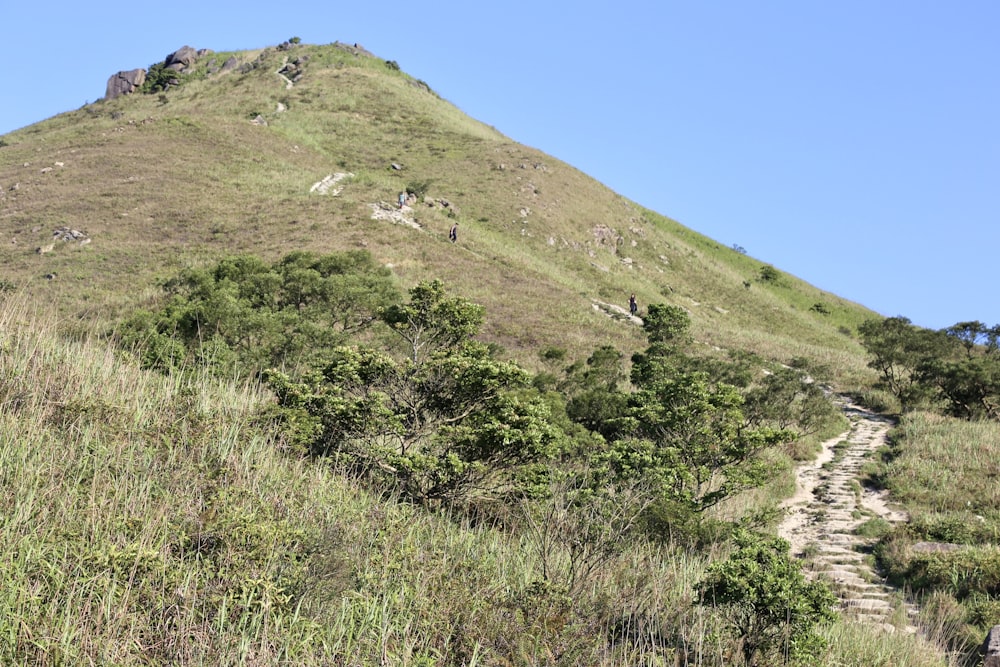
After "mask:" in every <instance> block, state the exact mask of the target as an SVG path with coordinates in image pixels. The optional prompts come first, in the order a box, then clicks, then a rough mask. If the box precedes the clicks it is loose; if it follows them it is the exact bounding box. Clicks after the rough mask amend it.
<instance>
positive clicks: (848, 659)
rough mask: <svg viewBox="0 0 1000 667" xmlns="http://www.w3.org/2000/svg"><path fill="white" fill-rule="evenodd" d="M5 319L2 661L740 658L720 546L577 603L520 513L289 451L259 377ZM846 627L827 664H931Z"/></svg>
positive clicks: (604, 587) (626, 565)
mask: <svg viewBox="0 0 1000 667" xmlns="http://www.w3.org/2000/svg"><path fill="white" fill-rule="evenodd" d="M0 332H2V333H0V475H2V482H3V483H2V486H0V494H2V495H0V508H2V512H0V664H9V665H71V664H72V665H75V664H114V665H152V664H172V665H207V664H211V665H290V664H295V665H330V664H357V665H385V664H392V665H468V666H473V665H564V664H587V665H614V666H618V665H622V666H624V665H661V664H685V665H705V666H709V665H728V664H734V663H733V662H732V660H733V655H734V652H733V650H734V644H733V640H732V638H731V637H730V636H729V635H728V634H727V631H726V628H725V626H724V625H723V624H722V621H721V619H720V618H719V617H717V616H715V614H714V612H712V611H710V610H707V609H704V608H702V607H699V606H698V605H696V604H694V598H695V594H694V590H695V586H696V584H697V582H698V581H699V580H700V578H701V577H702V574H703V572H704V568H705V567H706V565H707V563H708V561H709V560H710V558H711V557H712V554H699V553H693V552H689V551H685V550H683V549H679V548H675V547H671V546H660V547H657V546H653V545H643V544H636V545H634V547H633V548H630V549H627V550H625V551H623V552H622V553H621V554H619V555H618V556H616V557H614V558H611V559H610V560H608V561H607V562H606V563H605V564H604V565H603V566H602V567H601V568H599V569H598V570H596V571H595V572H594V573H593V574H592V575H591V576H590V577H589V578H588V579H587V581H586V582H585V585H583V586H580V587H578V592H577V593H576V594H575V595H574V596H573V597H569V596H567V595H566V589H565V587H564V586H563V585H562V583H561V582H560V581H558V580H551V581H544V580H543V579H542V577H541V563H540V561H539V552H538V548H537V545H536V544H534V543H533V542H532V537H531V536H530V534H528V533H527V532H521V531H519V530H516V522H514V523H512V524H510V525H509V526H507V527H502V526H484V525H478V524H475V523H471V522H470V520H468V519H466V518H464V517H462V516H446V515H440V514H436V513H430V512H427V511H426V510H424V509H421V508H418V507H414V506H412V505H408V504H404V503H399V502H397V501H395V500H393V499H392V498H384V497H381V496H379V495H372V493H371V490H366V489H364V488H362V487H359V486H358V485H357V484H355V483H353V482H351V481H349V480H347V479H345V478H343V477H341V476H339V475H338V474H337V473H336V471H334V470H332V469H331V468H330V467H329V466H327V465H324V464H323V463H321V462H314V461H311V460H308V459H302V458H300V457H298V456H297V455H294V454H292V453H291V452H288V451H285V449H284V448H283V445H282V442H281V440H280V438H278V437H277V436H276V435H274V434H273V433H271V432H270V431H269V428H268V426H267V421H266V419H264V418H263V415H264V414H265V413H263V412H262V411H261V408H262V407H264V406H266V405H267V404H268V400H269V399H268V397H267V396H266V395H265V394H263V393H262V392H261V391H260V390H259V389H258V388H256V387H253V386H248V385H236V384H232V383H226V382H219V381H217V380H211V379H209V378H202V377H197V376H196V375H194V376H193V375H191V374H185V375H175V376H161V375H157V374H150V373H147V372H144V371H141V370H139V369H138V368H137V367H136V366H135V365H134V364H133V363H131V362H130V361H129V360H128V359H126V358H122V357H120V356H119V355H118V354H116V353H114V352H112V351H111V350H110V348H108V347H107V346H105V345H104V344H103V343H101V342H99V341H94V340H86V339H83V340H80V339H79V337H77V339H67V338H65V337H63V336H61V335H60V333H59V331H58V330H57V327H56V326H55V324H53V320H50V319H48V316H46V315H45V314H42V313H37V312H33V311H32V310H31V309H30V308H28V307H27V306H26V305H25V302H23V301H21V302H17V301H7V302H5V303H3V304H0ZM553 557H555V558H561V557H563V556H561V555H560V554H558V553H557V554H554V555H553ZM838 628H839V629H838ZM851 631H853V629H852V628H849V627H847V628H845V627H841V626H836V627H835V628H833V629H831V630H830V633H831V634H830V637H831V639H832V640H833V641H834V647H833V649H832V650H831V653H830V655H829V656H828V657H827V658H824V659H823V660H824V661H823V662H822V664H829V665H841V664H857V665H861V664H886V665H889V664H893V665H906V664H912V665H924V664H930V662H931V660H930V659H929V658H927V654H926V653H925V654H924V657H922V658H919V659H918V658H916V657H914V656H916V655H917V651H916V649H912V650H911V649H910V648H907V647H909V646H910V645H911V644H912V642H913V641H914V640H912V638H905V637H900V638H894V637H891V636H888V635H877V636H876V635H872V636H871V637H870V638H869V639H867V640H866V642H867V643H863V642H859V641H857V639H856V635H852V636H848V637H847V638H846V639H845V638H844V635H845V633H849V632H851ZM838 632H839V633H840V634H838ZM872 647H878V648H877V650H878V651H881V652H882V654H884V655H890V656H893V657H892V658H891V659H888V658H887V659H885V660H883V661H882V662H877V661H876V662H869V663H866V662H865V660H868V659H869V657H868V656H871V655H874V651H876V649H875V648H872ZM880 655H881V654H880Z"/></svg>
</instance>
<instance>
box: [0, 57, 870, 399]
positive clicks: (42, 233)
mask: <svg viewBox="0 0 1000 667" xmlns="http://www.w3.org/2000/svg"><path fill="white" fill-rule="evenodd" d="M229 57H235V58H236V59H237V60H238V61H239V62H240V63H241V66H240V67H237V68H234V69H232V70H229V71H227V72H214V73H212V74H209V71H210V66H211V65H212V63H213V62H214V63H221V62H223V61H224V60H225V59H227V58H229ZM289 62H292V63H297V68H296V75H295V76H294V77H291V78H289V76H288V72H287V70H286V68H287V64H288V63H289ZM3 144H4V145H3V147H2V148H0V190H2V192H3V197H2V198H0V239H2V243H0V260H2V261H3V262H4V266H5V267H7V272H6V279H7V280H8V281H9V282H10V283H11V284H12V285H13V286H14V287H15V288H18V289H22V290H24V291H27V292H29V293H30V294H32V295H33V296H35V297H36V298H37V299H39V300H45V301H50V302H53V303H55V304H56V305H57V306H58V308H59V309H60V311H61V312H62V313H64V314H65V315H67V316H71V317H83V318H84V319H86V320H88V321H92V322H98V323H103V322H106V321H108V320H109V319H111V318H114V317H115V316H116V315H117V314H118V313H120V312H122V311H123V310H125V309H128V308H131V307H133V306H134V305H136V304H138V303H142V302H144V301H146V300H148V299H151V298H155V297H156V296H157V295H158V289H157V282H158V281H159V280H162V279H163V278H165V277H167V276H170V275H172V274H173V273H174V272H176V271H177V270H178V269H179V268H181V267H183V266H186V265H190V264H197V263H202V262H207V261H212V260H213V259H215V258H217V257H219V256H221V255H223V254H227V253H236V252H240V253H255V254H259V255H261V256H264V257H265V258H269V259H271V258H275V257H277V256H280V255H282V254H284V253H286V252H289V251H291V250H296V249H311V250H315V251H320V252H325V251H332V250H339V249H348V248H358V247H365V248H368V249H369V250H370V251H371V252H372V253H373V255H374V256H375V257H376V258H377V259H378V260H380V261H382V262H384V263H386V264H388V265H391V266H392V267H393V269H394V271H395V272H396V273H397V275H399V276H400V280H401V282H402V283H403V284H404V286H408V285H410V284H412V283H414V282H415V281H417V280H419V279H423V278H430V277H438V278H442V279H443V280H445V281H446V282H447V283H448V284H449V286H451V287H452V288H453V289H454V290H455V291H456V292H458V293H460V294H463V295H464V296H467V297H468V298H471V299H473V300H475V301H477V302H480V303H482V304H483V305H485V306H486V309H487V336H488V337H489V338H490V339H491V340H494V341H496V342H499V343H501V344H502V345H504V346H505V347H507V348H508V349H510V350H511V351H512V353H514V354H516V355H518V356H521V357H522V358H532V357H533V355H534V352H535V351H536V350H537V349H538V348H540V347H544V346H550V345H555V346H560V347H565V348H568V349H570V351H571V352H573V353H586V352H587V351H588V350H590V349H592V348H593V347H594V346H595V345H598V344H614V345H616V346H618V347H620V348H623V349H625V350H630V349H633V348H635V347H636V346H638V345H640V344H641V341H642V336H641V331H640V329H639V327H637V326H635V325H634V324H629V323H628V322H627V320H625V319H617V318H612V317H609V315H608V311H607V309H602V308H601V307H599V304H600V303H609V304H617V305H625V304H626V303H627V299H628V295H629V293H632V292H634V293H635V294H636V295H637V297H638V299H639V302H640V304H642V305H645V304H648V303H650V302H655V301H665V302H668V303H673V304H676V305H680V306H682V307H684V308H686V309H688V310H689V311H690V313H691V316H692V321H693V330H694V333H695V336H696V338H697V339H698V340H699V341H701V342H703V343H705V344H706V345H708V346H709V348H707V349H748V350H753V351H756V352H758V353H760V354H763V355H765V356H767V357H769V358H774V359H780V360H789V359H792V358H794V357H808V358H812V359H815V360H818V361H822V362H823V363H826V364H828V365H829V366H831V367H832V368H833V370H834V372H835V374H837V375H838V376H839V377H840V378H841V379H843V380H845V381H848V382H850V381H856V380H858V379H859V378H863V377H865V375H866V373H867V371H866V370H865V369H864V365H863V362H862V355H861V354H860V347H859V346H858V344H857V342H856V341H855V340H854V339H853V338H852V336H851V332H852V331H853V330H854V328H855V327H856V325H857V324H858V323H859V322H860V321H862V320H863V319H865V318H866V317H868V316H871V315H872V314H871V313H870V312H868V311H866V310H865V309H863V308H862V307H860V306H858V305H856V304H852V303H850V302H847V301H845V300H843V299H839V298H837V297H836V296H833V295H830V294H826V293H823V292H821V291H820V290H818V289H816V288H814V287H812V286H809V285H807V284H805V283H803V282H801V281H799V280H796V279H795V278H794V277H792V276H780V277H779V279H778V280H776V281H775V280H772V281H767V280H761V279H760V277H761V274H760V269H761V267H762V263H761V262H760V261H758V260H755V259H753V258H751V257H748V256H746V255H744V254H741V253H739V252H736V251H734V250H732V249H729V248H725V247H723V246H721V245H719V244H718V243H715V242H714V241H712V240H710V239H707V238H706V237H704V236H702V235H699V234H697V233H695V232H693V231H691V230H689V229H687V228H685V227H683V226H682V225H680V224H678V223H677V222H675V221H672V220H670V219H668V218H665V217H663V216H661V215H659V214H657V213H654V212H652V211H649V210H647V209H645V208H643V207H642V206H640V205H638V204H636V203H633V202H630V201H628V200H626V199H625V198H623V197H621V196H619V195H617V194H616V193H614V192H612V191H610V190H609V189H608V188H606V187H604V186H603V185H601V184H600V183H598V182H596V181H594V180H593V179H591V178H589V177H587V176H586V175H585V174H583V173H581V172H580V171H578V170H576V169H574V168H573V167H571V166H569V165H567V164H565V163H563V162H560V161H559V160H557V159H555V158H553V157H551V156H547V155H545V154H543V153H541V152H539V151H537V150H534V149H532V148H530V147H526V146H523V145H520V144H518V143H516V142H514V141H512V140H510V139H509V138H507V137H504V136H503V135H501V134H500V133H498V132H497V131H495V130H494V129H492V128H490V127H488V126H486V125H484V124H482V123H480V122H478V121H475V120H473V119H470V118H468V117H467V116H466V115H464V114H463V113H462V112H461V111H460V110H458V109H457V108H456V107H455V106H453V105H452V104H450V103H448V102H446V101H444V100H441V99H440V98H439V97H438V96H437V95H435V94H434V93H433V91H432V90H431V89H430V88H429V87H428V86H427V85H426V84H424V83H423V82H419V81H415V80H414V79H413V78H412V77H410V76H408V75H406V74H405V73H404V72H402V71H399V70H398V68H397V67H395V66H394V63H386V62H384V61H382V60H380V59H378V58H376V57H372V56H370V55H366V54H364V53H359V52H358V51H357V50H356V49H352V48H349V47H344V46H343V45H340V44H331V45H325V46H307V45H300V46H296V47H292V48H290V49H288V50H279V49H264V50H261V51H244V52H237V53H218V54H212V55H211V56H210V57H209V56H206V57H204V58H202V60H200V61H199V63H198V65H197V66H196V71H195V73H194V74H192V75H189V77H188V80H187V81H185V82H184V83H183V85H181V86H177V87H172V88H170V89H169V90H168V91H167V92H165V93H159V94H151V95H142V94H133V95H129V96H125V97H120V98H117V99H114V100H109V101H100V102H97V103H94V104H91V105H88V106H85V107H84V108H81V109H79V110H77V111H73V112H70V113H66V114H62V115H60V116H57V117H55V118H52V119H49V120H46V121H43V122H41V123H38V124H36V125H33V126H30V127H27V128H24V129H22V130H19V131H17V132H14V133H11V134H9V135H6V136H4V138H3ZM325 179H328V180H326V182H328V183H329V182H330V181H332V180H336V179H339V180H338V182H337V184H336V186H335V187H333V188H331V189H328V190H326V191H325V193H324V192H323V190H324V188H322V187H315V188H314V187H313V186H314V185H317V184H320V183H322V182H324V180H325ZM404 190H408V191H410V192H415V193H417V194H419V195H420V196H419V197H415V198H412V199H411V200H409V203H408V206H407V208H406V209H404V210H403V211H396V213H394V214H393V213H392V212H393V211H394V210H396V209H398V205H397V204H396V201H397V196H398V194H399V192H401V191H404ZM393 217H395V218H397V219H396V220H393ZM455 222H457V223H459V229H460V236H459V242H458V243H455V244H451V243H449V242H448V240H447V233H448V230H449V229H450V228H451V226H452V225H453V224H454V223H455ZM401 223H406V224H401ZM64 228H68V229H71V230H77V231H80V232H82V233H84V234H85V235H86V239H87V240H89V243H87V244H85V245H84V244H81V242H80V240H70V241H61V240H55V241H54V242H53V233H54V231H56V230H59V229H64ZM49 246H51V248H49ZM40 251H42V252H40ZM595 305H596V307H595ZM640 310H641V309H640ZM640 314H641V312H640Z"/></svg>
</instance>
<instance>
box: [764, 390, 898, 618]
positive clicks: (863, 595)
mask: <svg viewBox="0 0 1000 667" xmlns="http://www.w3.org/2000/svg"><path fill="white" fill-rule="evenodd" d="M842 408H843V410H844V414H845V415H846V416H847V417H848V419H850V421H851V428H850V429H849V430H848V431H846V432H844V433H842V434H841V435H838V436H837V437H835V438H832V439H830V440H828V441H826V442H825V443H823V450H822V452H821V453H820V454H819V456H818V457H817V458H816V459H815V460H814V461H812V462H810V463H806V464H804V465H802V466H800V467H799V469H798V471H797V473H796V493H795V495H794V496H793V497H792V498H789V499H788V500H786V501H785V503H784V504H783V506H784V507H785V508H786V512H787V514H786V515H785V518H784V520H783V521H782V523H781V525H780V526H779V527H778V533H779V535H781V537H783V538H785V539H786V540H788V541H789V542H790V543H791V545H792V554H793V555H795V556H799V557H802V558H804V559H805V560H806V570H807V571H809V572H811V573H812V574H813V575H814V576H817V575H823V576H825V577H826V578H827V579H828V580H829V581H830V582H832V586H831V587H832V588H833V590H834V592H835V593H836V594H837V596H838V597H839V598H840V601H841V612H842V613H843V614H845V615H851V616H853V617H855V618H857V620H859V621H863V622H870V623H877V624H880V625H882V626H883V627H885V628H886V629H892V630H897V629H898V630H903V631H906V632H915V631H916V628H915V627H914V626H913V625H912V616H913V614H914V613H915V610H914V609H912V608H911V607H909V606H908V605H905V604H903V603H902V602H901V601H902V596H901V595H900V594H899V591H897V590H896V589H895V588H893V587H891V586H888V585H887V584H885V583H884V582H883V581H882V580H881V578H880V577H879V576H878V575H877V574H876V573H875V571H874V570H873V568H872V565H871V559H870V558H868V559H867V560H866V554H867V552H868V551H869V550H870V547H871V545H872V543H873V540H872V539H869V538H865V537H861V536H858V535H855V534H854V533H855V530H856V529H857V527H858V526H860V525H861V524H863V523H864V522H866V521H868V520H870V519H872V518H873V517H881V518H883V519H885V520H886V521H889V522H899V521H905V520H906V518H907V517H906V514H905V513H903V512H899V511H896V510H893V509H891V508H890V507H889V505H888V503H887V500H886V497H885V493H884V492H876V491H874V490H871V489H865V488H864V487H862V486H860V485H859V483H858V482H857V477H858V473H859V471H860V469H861V465H862V464H863V463H864V461H865V459H866V458H868V457H869V456H870V455H871V454H872V453H873V452H874V451H875V450H877V449H878V448H879V447H881V446H882V445H884V444H885V442H886V435H887V433H888V432H889V429H890V428H891V427H892V423H891V422H890V421H889V420H888V419H885V418H884V417H881V416H879V415H877V414H875V413H873V412H870V411H868V410H865V409H864V408H861V407H859V406H857V405H854V404H851V403H848V402H844V403H843V405H842Z"/></svg>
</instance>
